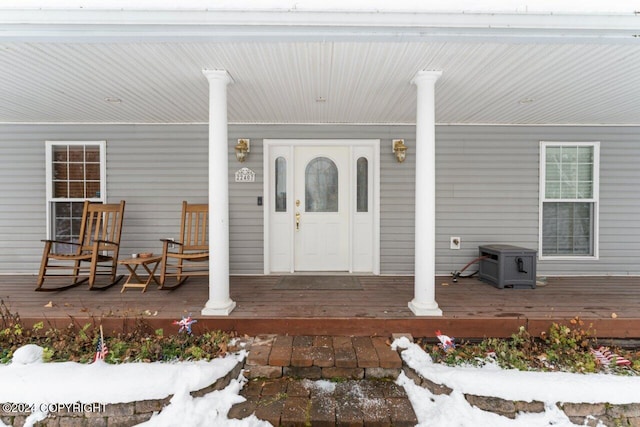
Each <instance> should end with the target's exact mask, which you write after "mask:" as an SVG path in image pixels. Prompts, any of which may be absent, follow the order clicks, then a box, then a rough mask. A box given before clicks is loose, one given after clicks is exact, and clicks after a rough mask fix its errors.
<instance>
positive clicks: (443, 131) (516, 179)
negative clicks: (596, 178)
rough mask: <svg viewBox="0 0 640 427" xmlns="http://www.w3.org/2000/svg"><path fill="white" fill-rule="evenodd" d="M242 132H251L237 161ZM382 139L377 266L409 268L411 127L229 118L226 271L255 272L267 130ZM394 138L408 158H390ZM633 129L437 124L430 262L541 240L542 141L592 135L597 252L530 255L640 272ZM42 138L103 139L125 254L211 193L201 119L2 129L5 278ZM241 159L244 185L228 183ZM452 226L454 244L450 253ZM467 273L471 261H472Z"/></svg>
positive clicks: (26, 269) (36, 231)
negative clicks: (596, 146) (457, 245)
mask: <svg viewBox="0 0 640 427" xmlns="http://www.w3.org/2000/svg"><path fill="white" fill-rule="evenodd" d="M237 138H250V139H251V153H250V154H249V157H248V159H247V161H246V162H245V163H243V164H240V163H238V162H237V161H236V160H235V157H234V153H233V145H235V141H236V139H237ZM286 138H291V139H304V138H316V139H339V138H355V139H380V140H381V156H380V162H381V164H380V173H381V182H380V199H381V203H380V227H381V230H380V253H381V259H380V270H381V273H382V274H412V273H413V261H414V260H413V253H414V252H413V231H414V202H413V197H414V191H415V183H414V179H415V178H414V177H415V156H414V155H413V154H414V153H415V151H414V147H415V128H414V127H413V126H378V125H375V126H374V125H372V126H366V125H361V126H347V125H344V126H341V125H231V126H230V127H229V151H228V155H229V161H230V163H229V164H230V167H229V173H230V177H229V182H230V183H229V188H230V194H229V203H230V212H229V218H230V220H229V221H230V245H231V247H230V263H231V265H230V271H231V273H232V274H262V272H263V257H264V249H263V247H264V244H263V222H264V221H263V210H262V209H263V207H262V206H258V204H257V197H258V196H263V194H262V191H263V174H264V171H263V163H262V152H263V149H262V140H263V139H286ZM396 138H403V139H405V143H406V144H407V146H408V147H409V151H408V155H407V160H406V161H405V162H404V163H402V164H399V163H397V162H396V161H395V159H394V158H393V155H392V154H391V148H390V147H391V139H396ZM639 139H640V128H638V127H576V126H566V127H557V126H556V127H551V126H549V127H544V126H535V127H534V126H521V127H518V126H437V127H436V164H437V166H436V168H437V169H436V182H437V192H436V193H437V194H436V199H437V200H436V212H437V214H436V227H437V232H436V271H437V272H438V273H439V274H448V273H450V272H452V271H458V270H460V269H461V268H462V267H463V266H464V265H465V264H467V263H468V262H469V261H471V260H473V259H474V258H475V257H477V253H478V245H481V244H487V243H507V244H514V245H519V246H524V247H527V248H531V249H535V250H537V249H538V215H539V214H538V204H539V201H538V200H539V199H538V196H539V193H538V186H539V184H538V182H539V180H538V169H539V142H540V141H543V140H548V141H600V142H601V158H600V257H599V259H598V260H585V261H551V260H545V261H539V262H538V272H539V274H542V275H575V274H595V275H600V274H616V275H620V274H622V275H624V274H633V275H637V274H640V264H639V263H637V259H638V255H640V239H638V236H640V198H639V197H638V191H640V190H638V189H639V188H640V172H639V171H638V168H637V164H638V162H639V161H640V141H639ZM46 140H73V141H83V140H84V141H97V140H106V141H107V197H108V200H109V201H118V200H120V199H125V200H126V201H127V208H126V216H125V224H124V230H123V239H122V249H121V250H122V253H123V254H127V253H131V252H140V251H142V250H149V251H153V252H157V251H159V249H160V242H159V239H160V238H163V237H177V236H176V234H177V228H178V225H179V219H180V202H181V201H182V200H189V201H192V202H206V200H207V188H208V184H207V176H208V166H207V163H208V157H207V152H208V150H207V144H208V128H207V126H206V125H202V124H194V125H65V124H60V125H57V124H56V125H53V124H52V125H46V124H43V125H28V124H24V125H21V124H4V125H0V207H1V209H0V253H1V255H0V274H35V273H36V272H37V269H38V267H39V262H40V257H41V255H42V243H41V242H40V239H43V238H45V232H46V231H45V228H46V227H45V226H46V224H45V186H44V183H45V145H44V142H45V141H46ZM240 167H248V168H250V169H252V170H253V171H254V172H255V173H256V180H255V182H252V183H247V182H243V183H236V182H234V176H233V175H234V173H235V171H236V170H238V169H239V168H240ZM450 236H459V237H461V240H462V248H461V249H460V250H451V249H449V237H450ZM473 270H475V267H470V268H469V270H468V271H473Z"/></svg>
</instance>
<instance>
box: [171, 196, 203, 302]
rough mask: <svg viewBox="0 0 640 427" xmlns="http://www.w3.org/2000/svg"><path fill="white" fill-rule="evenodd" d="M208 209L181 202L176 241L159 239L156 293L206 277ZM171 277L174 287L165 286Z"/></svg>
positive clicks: (199, 205)
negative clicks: (193, 277)
mask: <svg viewBox="0 0 640 427" xmlns="http://www.w3.org/2000/svg"><path fill="white" fill-rule="evenodd" d="M208 221H209V205H208V204H189V203H187V202H182V219H181V220H180V238H179V240H169V239H161V241H162V243H163V245H162V271H161V273H160V289H169V290H170V289H175V288H177V287H178V286H180V285H182V284H183V283H184V282H185V280H187V279H188V278H189V277H190V276H208V275H209V243H208V235H209V227H208ZM168 277H175V278H176V282H175V283H174V284H167V278H168Z"/></svg>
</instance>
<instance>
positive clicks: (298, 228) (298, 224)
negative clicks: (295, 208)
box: [296, 212, 300, 231]
mask: <svg viewBox="0 0 640 427" xmlns="http://www.w3.org/2000/svg"><path fill="white" fill-rule="evenodd" d="M296 231H300V212H296Z"/></svg>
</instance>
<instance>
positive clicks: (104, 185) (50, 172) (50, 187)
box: [45, 141, 107, 239]
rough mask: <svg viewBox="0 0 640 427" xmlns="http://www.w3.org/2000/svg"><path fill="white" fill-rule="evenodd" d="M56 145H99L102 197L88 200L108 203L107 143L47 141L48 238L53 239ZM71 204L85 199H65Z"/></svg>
mask: <svg viewBox="0 0 640 427" xmlns="http://www.w3.org/2000/svg"><path fill="white" fill-rule="evenodd" d="M56 145H99V146H100V197H92V198H89V199H87V200H91V201H92V202H102V203H106V201H107V179H106V178H107V164H106V159H107V141H45V147H46V150H45V163H46V165H45V173H46V175H45V176H46V178H45V179H46V215H47V228H46V232H47V238H48V239H51V238H52V235H51V233H52V232H53V226H52V218H51V203H52V202H54V201H56V200H58V199H54V197H53V167H52V166H53V147H55V146H56ZM65 200H68V201H71V202H81V201H84V200H85V199H84V198H69V199H65Z"/></svg>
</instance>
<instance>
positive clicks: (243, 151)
mask: <svg viewBox="0 0 640 427" xmlns="http://www.w3.org/2000/svg"><path fill="white" fill-rule="evenodd" d="M234 148H235V150H236V159H238V161H239V162H240V163H242V162H244V161H245V160H246V159H247V153H248V152H250V151H251V140H249V139H239V140H238V144H237V145H236V146H235V147H234Z"/></svg>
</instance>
